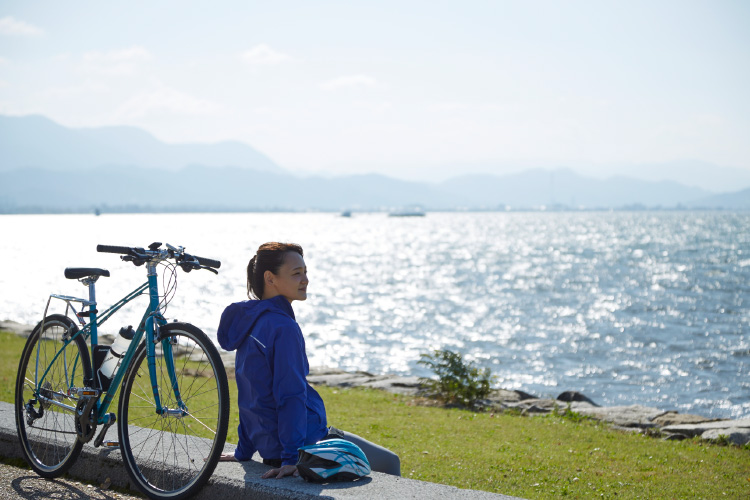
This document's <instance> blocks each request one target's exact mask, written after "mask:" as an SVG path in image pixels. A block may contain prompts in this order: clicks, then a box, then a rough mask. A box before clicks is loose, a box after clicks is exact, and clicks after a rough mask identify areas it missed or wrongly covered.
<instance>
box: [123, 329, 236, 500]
mask: <svg viewBox="0 0 750 500" xmlns="http://www.w3.org/2000/svg"><path fill="white" fill-rule="evenodd" d="M162 333H163V335H164V337H166V338H169V339H171V340H172V342H173V343H174V345H172V346H171V349H172V350H173V352H174V365H175V375H176V380H177V385H178V388H179V393H180V396H181V401H182V403H183V404H184V407H183V408H182V409H181V407H180V405H179V402H178V400H177V398H176V396H175V391H174V390H173V387H172V383H171V380H170V376H169V372H168V368H167V362H166V360H165V357H164V347H163V345H162V343H161V342H158V343H157V344H156V345H155V348H156V357H155V370H156V379H157V384H158V393H159V398H160V400H161V405H162V407H163V408H165V409H166V410H167V412H166V413H163V414H161V415H158V414H157V413H156V405H155V403H154V393H153V389H152V387H151V379H150V376H149V369H148V359H147V356H146V348H145V344H144V345H141V346H140V347H139V348H138V351H137V352H136V355H135V357H134V358H133V362H132V364H131V366H130V368H129V370H128V373H127V375H126V376H125V379H124V382H123V386H122V391H121V394H120V408H119V419H118V430H119V435H120V448H121V451H122V455H123V457H124V459H125V464H126V465H127V467H128V472H129V473H130V476H131V478H132V479H133V480H134V481H135V482H136V483H137V484H138V486H139V487H140V488H141V490H142V491H144V492H145V493H146V494H147V495H148V496H149V497H151V498H173V499H179V498H187V497H190V496H192V495H193V494H194V493H195V492H197V491H198V489H200V488H201V487H202V486H203V484H204V483H205V482H206V481H207V480H208V478H209V477H210V476H211V474H212V473H213V471H214V469H215V467H216V463H217V462H218V458H219V454H220V453H221V450H222V448H223V447H224V441H225V439H226V433H227V426H228V419H229V393H228V386H227V379H226V373H225V371H224V365H223V363H222V361H221V358H220V356H219V353H218V351H217V350H216V347H214V345H213V344H212V343H211V341H210V340H209V339H208V337H206V335H205V334H204V333H203V332H201V331H200V330H199V329H198V328H196V327H194V326H192V325H188V324H180V323H172V324H170V325H168V326H165V327H162Z"/></svg>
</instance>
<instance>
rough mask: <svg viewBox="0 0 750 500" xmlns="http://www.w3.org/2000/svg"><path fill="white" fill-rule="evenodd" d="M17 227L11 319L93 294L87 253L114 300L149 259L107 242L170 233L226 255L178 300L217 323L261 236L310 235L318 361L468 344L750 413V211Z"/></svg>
mask: <svg viewBox="0 0 750 500" xmlns="http://www.w3.org/2000/svg"><path fill="white" fill-rule="evenodd" d="M0 230H1V231H2V234H3V241H2V242H1V243H0V256H2V260H3V263H4V270H3V272H2V273H0V289H2V298H3V300H2V301H0V319H10V320H14V321H19V322H22V323H28V324H34V323H36V322H37V321H38V320H39V319H40V317H41V314H42V312H43V310H44V307H45V304H46V301H47V297H48V295H49V293H52V292H55V293H64V294H68V295H78V296H84V295H85V293H86V291H85V289H84V288H83V287H82V286H81V285H80V284H79V283H77V282H76V281H70V280H66V279H65V278H64V277H63V269H64V268H65V267H72V266H81V267H83V266H90V267H103V268H106V269H109V270H110V271H111V272H112V276H111V277H110V278H102V279H100V280H99V282H98V283H97V298H98V302H99V304H100V306H99V309H100V310H101V309H102V308H103V307H104V306H106V305H108V304H111V303H112V302H113V301H115V300H117V299H118V298H120V297H121V296H122V295H124V294H125V293H126V292H129V291H131V290H132V289H134V288H136V286H138V284H140V283H141V282H142V281H144V280H145V269H144V268H136V267H134V266H132V265H131V264H126V263H123V262H121V261H120V260H119V258H118V257H117V256H116V255H113V254H99V253H97V252H96V245H97V244H98V243H103V244H112V245H125V246H147V245H148V244H149V243H151V242H153V241H161V242H169V243H171V244H172V245H183V246H185V247H186V249H187V251H188V252H190V253H194V254H197V255H200V256H204V257H210V258H215V259H218V260H221V261H222V267H221V269H220V273H219V275H218V276H214V275H213V274H211V273H208V272H205V271H200V272H191V273H189V274H186V273H183V272H182V271H180V272H179V273H178V275H177V285H178V286H177V291H176V295H175V296H174V298H173V299H172V300H171V302H170V304H169V307H168V310H167V312H166V316H167V317H168V318H169V319H179V320H181V321H190V322H192V323H194V324H196V325H197V326H199V327H200V328H202V329H203V330H204V331H206V333H208V334H209V335H210V336H211V337H213V338H215V334H216V327H217V325H218V320H219V317H220V315H221V312H222V310H223V308H224V307H225V306H226V305H227V304H229V303H231V302H235V301H239V300H243V299H246V288H245V267H246V265H247V262H248V260H249V258H250V257H251V255H252V253H253V252H254V250H255V249H256V248H257V247H258V245H259V244H261V243H263V242H265V241H271V240H279V241H293V242H297V243H299V244H301V245H302V246H303V247H304V249H305V260H306V262H307V265H308V268H309V278H310V285H309V288H308V294H309V295H308V297H309V298H308V300H307V301H306V302H302V303H300V302H295V303H294V309H295V312H296V314H297V319H298V321H299V323H300V325H301V327H302V331H303V332H304V333H305V337H306V341H307V350H308V356H309V358H310V364H311V365H327V366H333V367H339V368H342V369H346V370H365V371H369V372H372V373H397V374H416V375H428V372H426V371H425V369H424V368H423V367H422V366H420V365H417V361H418V360H419V357H420V354H422V353H427V352H430V351H431V350H433V349H451V350H454V351H460V352H461V353H463V354H465V355H466V356H467V357H468V358H469V359H472V360H474V361H476V362H477V363H478V364H479V365H481V366H483V367H489V368H491V369H492V371H493V373H494V374H496V375H497V377H498V381H497V385H498V386H501V387H504V388H509V389H522V390H524V391H527V392H530V393H532V394H536V395H539V396H556V395H557V394H559V393H560V392H562V391H564V390H578V391H581V392H583V393H584V394H586V395H587V396H589V397H590V398H592V399H593V400H594V401H595V402H597V403H599V404H601V405H619V404H635V403H638V404H643V405H647V406H653V407H658V408H662V409H665V410H677V411H679V412H681V413H688V412H689V413H697V414H701V415H705V416H711V417H725V418H729V417H732V418H737V417H741V416H748V415H750V378H749V377H748V372H749V370H750V337H749V336H748V327H749V325H750V213H747V212H737V213H732V212H570V213H543V212H542V213H538V212H536V213H520V212H512V213H500V212H498V213H428V214H427V216H426V217H409V218H401V217H387V216H386V215H385V214H379V213H376V214H359V213H355V214H354V215H353V216H352V217H350V218H347V217H340V216H338V215H337V214H330V213H294V214H289V213H243V214H117V215H110V214H104V215H101V216H99V217H95V216H93V215H2V216H0ZM141 307H143V305H141V304H139V307H138V308H135V307H131V308H128V309H127V310H126V311H125V312H124V314H123V317H121V318H118V317H115V318H114V319H113V320H112V321H113V322H117V324H111V325H109V324H108V325H105V326H109V331H111V332H116V331H117V330H119V328H120V327H121V326H124V325H127V324H137V322H138V321H139V320H140V316H141V312H140V308H141ZM104 330H105V331H108V329H107V328H104Z"/></svg>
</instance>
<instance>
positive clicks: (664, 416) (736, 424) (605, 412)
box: [0, 321, 750, 446]
mask: <svg viewBox="0 0 750 500" xmlns="http://www.w3.org/2000/svg"><path fill="white" fill-rule="evenodd" d="M0 330H7V331H11V332H14V333H17V334H19V335H26V336H28V335H29V334H30V333H31V327H30V326H28V325H22V324H19V323H15V322H11V321H0ZM102 341H103V343H106V340H104V339H102ZM221 354H222V358H223V359H224V365H225V366H226V367H227V371H228V372H229V374H230V376H231V375H233V371H234V353H229V352H222V353H221ZM308 381H309V382H310V383H311V384H317V385H327V386H331V387H342V388H344V387H369V388H373V389H381V390H384V391H388V392H392V393H396V394H403V395H407V396H413V397H420V398H426V397H428V395H427V394H426V392H425V388H424V387H423V385H422V384H420V382H419V378H418V377H403V376H398V375H373V374H371V373H367V372H345V371H342V370H337V369H333V368H325V367H318V368H311V370H310V375H309V376H308ZM478 406H479V407H480V408H481V409H483V410H486V411H496V412H505V411H514V412H518V413H520V414H522V415H529V416H534V415H544V414H548V413H551V412H554V411H562V412H565V411H567V410H570V411H571V412H575V413H576V414H578V415H581V416H583V417H589V418H592V419H595V420H599V421H602V422H605V423H607V424H609V425H610V426H612V427H613V428H615V429H619V430H624V431H629V432H640V433H645V434H648V435H650V436H654V437H660V438H662V439H667V440H680V439H686V438H693V437H696V436H698V437H700V438H702V439H706V440H710V441H722V442H725V443H731V444H735V445H738V446H744V445H746V444H749V443H750V417H749V418H742V419H737V420H729V419H710V418H706V417H702V416H700V415H691V414H681V413H678V412H676V411H671V410H660V409H657V408H650V407H647V406H642V405H628V406H609V407H603V406H599V405H598V404H596V403H595V402H594V401H592V400H591V399H590V398H588V397H586V396H585V395H583V394H581V393H579V392H576V391H565V392H562V393H560V394H559V395H558V396H557V397H556V398H555V399H550V398H539V397H536V396H534V395H531V394H528V393H526V392H523V391H519V390H506V389H496V390H494V391H492V393H491V394H490V396H489V397H488V398H487V399H485V400H482V401H480V402H479V404H478Z"/></svg>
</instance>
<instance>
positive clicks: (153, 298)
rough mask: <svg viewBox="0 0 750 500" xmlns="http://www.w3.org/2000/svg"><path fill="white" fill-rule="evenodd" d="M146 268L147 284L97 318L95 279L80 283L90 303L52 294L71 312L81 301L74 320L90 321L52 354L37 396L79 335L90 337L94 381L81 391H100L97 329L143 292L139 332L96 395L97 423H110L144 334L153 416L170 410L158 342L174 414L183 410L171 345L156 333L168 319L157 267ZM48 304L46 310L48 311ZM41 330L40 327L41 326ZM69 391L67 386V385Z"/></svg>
mask: <svg viewBox="0 0 750 500" xmlns="http://www.w3.org/2000/svg"><path fill="white" fill-rule="evenodd" d="M146 265H147V269H148V281H147V282H146V283H143V284H142V285H140V286H139V287H138V288H136V289H135V290H133V291H132V292H130V293H129V294H127V295H126V296H125V297H123V298H122V299H120V300H119V301H117V302H116V303H115V304H114V305H112V306H111V307H110V308H108V309H107V310H106V311H103V312H102V313H101V315H99V313H98V311H97V309H96V305H97V304H96V295H95V287H94V282H96V279H90V278H86V279H83V280H81V282H82V283H84V284H85V285H87V286H88V287H89V300H84V299H79V298H76V297H69V296H65V295H54V294H53V295H51V296H50V300H51V299H52V298H57V299H61V300H63V301H65V302H67V304H68V306H69V307H70V308H71V309H73V312H75V308H74V307H73V306H72V305H71V302H80V303H81V304H82V306H83V307H85V306H89V310H88V311H87V312H85V313H77V314H76V317H77V318H78V319H79V321H80V322H81V323H83V322H84V320H83V318H84V317H86V316H88V318H89V322H88V323H87V324H85V323H84V324H83V328H82V329H80V330H78V331H77V332H76V333H75V334H74V335H73V336H72V337H70V338H68V339H66V340H64V343H63V346H62V347H61V348H60V350H59V351H57V353H56V354H55V356H54V357H53V359H52V361H51V362H50V363H49V366H48V367H47V369H46V370H45V372H44V374H43V375H42V377H41V379H39V380H36V381H35V387H36V391H35V393H36V395H39V393H40V390H41V387H42V384H43V383H44V379H45V378H46V376H47V373H48V372H49V369H50V368H51V367H52V366H53V365H54V362H55V360H57V358H58V357H59V356H60V355H61V354H62V355H65V354H64V353H65V349H66V347H67V346H68V345H69V344H70V343H71V342H73V341H74V340H75V338H76V337H78V336H79V335H83V336H84V338H85V337H86V336H89V337H90V339H91V356H90V360H89V361H90V363H91V365H92V366H91V373H92V375H93V380H92V381H91V383H93V384H94V387H93V388H84V391H85V390H86V389H94V390H97V391H100V390H101V387H99V383H98V379H97V377H96V373H95V372H94V368H95V363H94V352H95V350H96V346H97V345H98V328H99V326H100V325H102V324H103V323H104V322H105V321H107V320H108V319H109V318H111V317H112V315H114V314H115V313H116V312H117V311H119V310H120V309H121V308H122V307H124V306H125V305H126V304H128V303H129V302H131V301H132V300H134V299H135V298H136V297H139V296H141V295H143V294H144V292H145V291H146V290H148V295H149V305H148V308H147V309H146V312H145V313H144V314H143V318H142V319H141V322H140V324H139V325H138V329H137V330H136V332H135V335H134V336H133V340H132V341H131V342H130V346H129V347H128V350H127V351H126V352H125V355H124V356H123V358H122V360H121V362H120V365H119V367H118V368H117V371H116V372H115V373H114V376H113V378H112V381H111V383H110V386H109V389H108V390H106V391H101V392H99V393H97V395H101V394H105V396H104V399H102V400H101V401H100V400H98V399H97V402H96V410H95V415H96V423H97V424H109V423H110V421H111V417H110V414H109V413H108V412H107V410H109V406H110V404H111V403H112V399H113V398H114V396H115V393H116V392H117V388H118V387H119V386H120V383H121V382H122V379H123V377H124V376H125V372H126V371H127V368H128V367H129V366H130V362H131V361H132V360H133V357H134V356H135V351H136V349H137V348H138V346H139V344H140V342H141V339H142V338H143V335H144V333H145V334H146V355H147V359H148V370H149V376H150V379H151V387H152V389H153V394H154V403H155V405H156V413H157V414H159V415H161V414H163V413H166V412H167V411H169V410H170V409H168V408H164V407H162V406H161V399H160V397H159V385H158V383H157V379H156V359H155V358H156V354H155V343H156V342H158V341H161V343H162V348H163V352H164V358H165V363H166V366H167V372H168V373H169V379H170V383H171V384H172V390H173V391H174V394H175V397H176V401H177V403H178V406H179V409H177V408H175V409H172V410H173V411H174V410H177V411H184V410H185V405H184V403H183V402H182V398H181V396H180V392H179V389H178V384H177V376H176V374H175V366H174V358H173V356H172V345H171V344H170V342H169V340H168V339H159V338H158V336H157V334H158V331H159V328H161V327H162V326H164V325H166V324H167V320H166V319H165V318H164V317H163V316H162V314H161V312H160V308H159V284H158V280H157V276H156V264H155V263H152V262H148V263H147V264H146ZM49 302H50V301H48V302H47V309H48V308H49ZM47 309H45V313H44V317H45V318H46V317H47ZM42 330H43V327H42ZM76 358H77V359H75V360H74V362H73V373H72V374H71V376H70V377H66V378H67V379H68V380H70V381H72V380H73V379H74V377H75V371H76V369H78V363H79V361H80V355H78V354H77V355H76ZM36 363H37V370H36V373H39V355H38V351H37V360H36ZM68 385H69V389H70V388H71V387H70V383H69V384H68ZM53 404H56V405H61V406H64V407H65V408H67V409H73V410H75V409H74V408H72V407H67V406H65V405H62V404H61V403H57V402H54V403H53Z"/></svg>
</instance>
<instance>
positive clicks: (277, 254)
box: [247, 241, 304, 299]
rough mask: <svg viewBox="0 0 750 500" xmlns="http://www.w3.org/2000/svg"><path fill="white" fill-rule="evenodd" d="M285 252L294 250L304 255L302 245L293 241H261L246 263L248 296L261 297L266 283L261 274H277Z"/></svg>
mask: <svg viewBox="0 0 750 500" xmlns="http://www.w3.org/2000/svg"><path fill="white" fill-rule="evenodd" d="M287 252H296V253H298V254H300V256H301V257H304V254H303V253H302V247H301V246H299V245H297V244H295V243H278V242H276V241H272V242H269V243H263V244H262V245H261V246H260V247H258V251H257V252H255V255H253V258H252V259H250V263H249V264H248V265H247V296H248V297H250V298H252V297H255V298H256V299H262V298H263V290H264V289H265V285H266V280H265V279H264V277H263V276H264V275H265V273H266V271H271V272H272V273H273V274H278V273H279V268H280V267H281V265H282V264H283V263H284V256H285V255H286V253H287ZM251 294H252V295H251Z"/></svg>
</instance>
